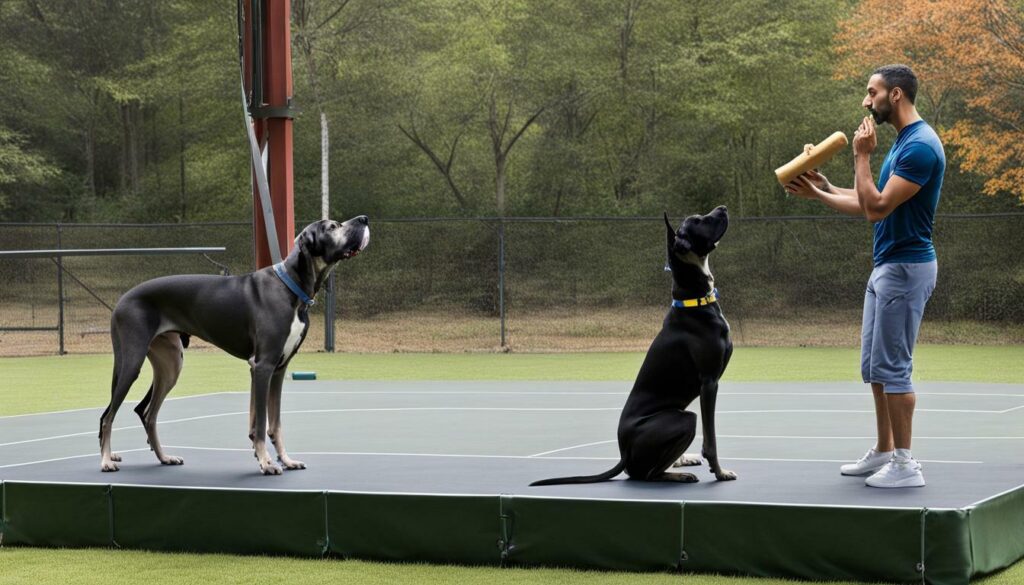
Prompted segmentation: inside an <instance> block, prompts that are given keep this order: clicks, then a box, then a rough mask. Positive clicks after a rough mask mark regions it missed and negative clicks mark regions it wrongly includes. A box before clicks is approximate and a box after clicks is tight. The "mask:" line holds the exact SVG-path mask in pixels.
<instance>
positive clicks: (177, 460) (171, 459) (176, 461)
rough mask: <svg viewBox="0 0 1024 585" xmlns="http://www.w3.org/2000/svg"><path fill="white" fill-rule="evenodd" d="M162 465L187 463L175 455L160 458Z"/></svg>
mask: <svg viewBox="0 0 1024 585" xmlns="http://www.w3.org/2000/svg"><path fill="white" fill-rule="evenodd" d="M160 463H163V464H164V465H182V464H184V463H185V460H184V459H182V458H181V457H175V456H174V455H164V456H163V457H161V458H160Z"/></svg>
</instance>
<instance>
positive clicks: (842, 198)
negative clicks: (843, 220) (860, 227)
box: [818, 186, 864, 217]
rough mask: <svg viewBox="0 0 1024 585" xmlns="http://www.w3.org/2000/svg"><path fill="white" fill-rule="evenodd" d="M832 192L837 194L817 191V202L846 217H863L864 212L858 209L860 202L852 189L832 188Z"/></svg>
mask: <svg viewBox="0 0 1024 585" xmlns="http://www.w3.org/2000/svg"><path fill="white" fill-rule="evenodd" d="M832 190H833V191H838V193H835V192H833V193H826V192H824V191H818V201H821V202H822V203H824V204H825V205H828V206H829V207H831V208H832V209H835V210H836V211H838V212H840V213H845V214H846V215H856V216H861V217H863V215H864V210H863V209H861V207H860V200H859V199H857V194H856V193H855V192H854V191H853V189H840V188H838V187H835V186H833V187H832Z"/></svg>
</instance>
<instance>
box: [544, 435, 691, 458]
mask: <svg viewBox="0 0 1024 585" xmlns="http://www.w3.org/2000/svg"><path fill="white" fill-rule="evenodd" d="M695 438H696V437H695ZM617 442H618V439H611V440H608V441H594V442H593V443H583V444H582V445H573V446H572V447H562V448H561V449H552V450H551V451H544V452H543V453H534V454H533V455H530V457H543V456H545V455H551V454H552V453H559V452H561V451H571V450H572V449H580V448H583V447H593V446H594V445H605V444H607V443H617Z"/></svg>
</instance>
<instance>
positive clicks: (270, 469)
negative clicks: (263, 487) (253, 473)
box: [260, 461, 282, 475]
mask: <svg viewBox="0 0 1024 585" xmlns="http://www.w3.org/2000/svg"><path fill="white" fill-rule="evenodd" d="M260 472H261V473H263V475H281V473H282V472H281V468H280V467H278V466H277V465H274V464H273V463H271V462H270V461H267V462H266V463H263V462H261V463H260Z"/></svg>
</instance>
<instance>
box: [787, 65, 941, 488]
mask: <svg viewBox="0 0 1024 585" xmlns="http://www.w3.org/2000/svg"><path fill="white" fill-rule="evenodd" d="M916 97H917V77H916V76H915V75H914V72H913V71H911V69H910V68H909V67H907V66H906V65H886V66H884V67H880V68H878V69H876V70H875V71H874V73H873V74H872V75H871V78H870V79H869V80H868V86H867V95H866V96H865V97H864V101H863V102H862V105H863V106H864V107H865V108H867V109H868V111H869V112H870V113H871V116H870V117H865V118H864V120H863V121H862V122H861V124H860V127H859V128H858V129H857V132H856V133H855V134H854V137H853V154H854V188H853V189H842V188H839V187H835V186H833V185H831V184H830V183H829V182H828V179H826V178H825V176H824V175H822V174H820V173H817V172H815V171H810V172H808V173H805V174H803V175H801V176H800V177H797V179H796V180H794V181H793V182H791V183H789V184H788V185H786V190H787V191H788V192H790V193H792V194H794V195H798V196H800V197H804V198H807V199H817V200H818V201H821V202H822V203H824V204H825V205H828V206H829V207H831V208H833V209H835V210H837V211H840V212H842V213H846V214H849V215H857V216H863V217H865V218H867V220H868V221H870V222H872V223H873V224H874V269H873V270H872V272H871V277H870V279H869V280H868V285H867V292H866V293H865V295H864V321H863V328H862V331H861V374H862V376H863V378H864V383H870V384H871V391H872V393H873V394H874V399H875V418H876V421H877V427H878V429H877V430H878V441H877V442H876V443H875V446H874V447H873V448H872V449H870V450H868V452H867V454H865V455H864V456H863V457H862V458H861V459H860V460H858V461H857V462H856V463H852V464H849V465H843V466H842V467H841V468H840V471H841V473H842V474H843V475H867V474H872V473H873V475H870V477H868V478H867V480H866V482H865V483H866V484H867V485H869V486H871V487H881V488H898V487H920V486H923V485H924V484H925V482H924V476H923V475H922V473H921V464H920V463H918V462H917V461H915V460H914V459H913V457H912V456H911V453H910V439H911V431H912V422H913V416H914V405H915V402H916V397H915V395H914V388H913V385H912V384H911V381H910V374H911V370H912V365H913V364H912V355H913V350H914V342H915V341H916V340H917V333H918V329H919V328H920V325H921V316H922V314H923V313H924V308H925V304H926V303H927V302H928V298H929V297H930V296H931V293H932V290H933V289H934V288H935V278H936V275H937V269H938V266H937V263H936V260H935V248H934V247H933V246H932V238H931V236H932V225H933V222H934V218H935V209H936V207H937V206H938V202H939V195H940V192H941V190H942V177H943V174H944V173H945V170H946V155H945V152H944V151H943V149H942V143H941V142H940V141H939V137H938V135H937V134H936V133H935V131H934V130H933V129H932V128H931V126H929V125H928V124H927V123H925V121H924V120H922V119H921V116H920V115H918V113H917V108H916V107H915V106H914V99H915V98H916ZM872 118H873V120H872ZM876 122H877V123H879V124H883V123H886V122H888V123H889V124H892V126H893V128H895V129H896V132H897V136H896V141H895V142H894V143H893V145H892V148H891V149H890V150H889V154H888V156H886V158H885V161H884V162H883V163H882V167H881V170H880V172H879V178H878V184H877V186H876V185H875V184H874V182H873V180H872V176H871V166H870V157H871V153H872V152H873V151H874V150H875V146H876V145H877V137H876V135H875V123H876Z"/></svg>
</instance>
